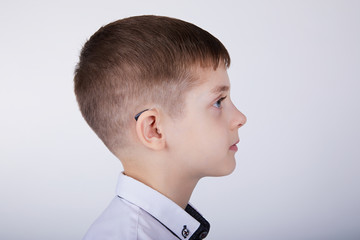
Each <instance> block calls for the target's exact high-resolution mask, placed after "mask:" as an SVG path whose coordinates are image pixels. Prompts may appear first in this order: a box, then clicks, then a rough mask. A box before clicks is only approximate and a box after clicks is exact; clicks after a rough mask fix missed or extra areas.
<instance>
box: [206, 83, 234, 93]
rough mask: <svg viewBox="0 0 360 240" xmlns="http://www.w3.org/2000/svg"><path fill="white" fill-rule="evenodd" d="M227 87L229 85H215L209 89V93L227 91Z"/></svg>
mask: <svg viewBox="0 0 360 240" xmlns="http://www.w3.org/2000/svg"><path fill="white" fill-rule="evenodd" d="M229 89H230V87H229V86H227V85H221V86H216V87H214V88H213V89H212V90H211V93H213V94H217V93H221V92H227V91H229Z"/></svg>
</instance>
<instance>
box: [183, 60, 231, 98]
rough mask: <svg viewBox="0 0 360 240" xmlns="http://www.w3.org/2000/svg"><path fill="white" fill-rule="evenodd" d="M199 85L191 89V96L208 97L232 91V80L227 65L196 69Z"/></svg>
mask: <svg viewBox="0 0 360 240" xmlns="http://www.w3.org/2000/svg"><path fill="white" fill-rule="evenodd" d="M196 74H197V77H198V81H199V83H200V84H199V85H198V86H196V87H195V88H194V89H192V91H190V94H189V97H197V98H199V97H206V96H213V95H219V94H220V93H222V92H228V91H230V80H229V77H228V74H227V71H226V68H225V67H218V68H217V69H216V70H214V69H213V68H199V69H197V71H196Z"/></svg>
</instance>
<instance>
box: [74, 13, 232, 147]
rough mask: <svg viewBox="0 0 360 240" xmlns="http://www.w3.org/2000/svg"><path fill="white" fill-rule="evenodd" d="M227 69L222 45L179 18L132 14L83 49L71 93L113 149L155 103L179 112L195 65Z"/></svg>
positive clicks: (227, 59) (191, 84) (123, 142)
mask: <svg viewBox="0 0 360 240" xmlns="http://www.w3.org/2000/svg"><path fill="white" fill-rule="evenodd" d="M219 65H224V66H225V67H229V65H230V56H229V54H228V52H227V50H226V48H225V47H224V46H223V44H222V43H221V42H220V41H219V40H218V39H217V38H215V37H214V36H212V35H211V34H210V33H208V32H207V31H205V30H203V29H201V28H199V27H197V26H195V25H193V24H191V23H188V22H185V21H182V20H178V19H174V18H169V17H161V16H135V17H130V18H125V19H121V20H118V21H115V22H112V23H110V24H108V25H106V26H103V27H101V28H100V29H99V30H98V31H97V32H96V33H95V34H94V35H92V36H91V37H90V39H89V40H88V41H87V42H86V43H85V45H84V46H83V48H82V51H81V54H80V59H79V63H78V64H77V66H76V68H75V77H74V83H75V94H76V98H77V101H78V104H79V107H80V111H81V113H82V115H83V117H84V118H85V120H86V122H87V123H88V124H89V126H90V127H91V128H92V129H93V130H94V131H95V133H96V134H97V135H98V136H99V138H100V139H101V140H102V141H103V142H104V143H105V145H106V146H107V147H108V148H109V149H110V151H112V152H113V153H115V152H117V151H118V150H119V149H121V148H122V147H124V146H126V144H127V139H128V137H127V134H128V131H127V128H128V126H129V124H130V122H131V121H135V120H134V115H135V114H136V113H137V112H139V111H141V110H144V109H145V107H146V106H148V107H149V106H150V107H151V105H156V106H161V108H162V109H163V110H164V111H166V113H167V114H168V115H170V116H172V117H178V116H181V110H182V109H183V104H184V99H183V98H184V93H186V92H187V91H189V90H190V89H191V88H192V87H194V86H195V85H196V84H197V81H196V80H197V78H196V75H195V73H194V71H192V69H194V68H196V67H199V66H200V67H204V68H205V67H213V68H214V69H216V68H217V67H218V66H219Z"/></svg>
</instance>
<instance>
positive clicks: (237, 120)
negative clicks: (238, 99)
mask: <svg viewBox="0 0 360 240" xmlns="http://www.w3.org/2000/svg"><path fill="white" fill-rule="evenodd" d="M246 121H247V118H246V116H245V115H244V114H243V113H242V112H240V111H239V110H238V109H237V108H236V107H235V106H234V114H233V118H232V121H231V130H235V129H238V128H240V127H242V126H243V125H244V124H245V123H246Z"/></svg>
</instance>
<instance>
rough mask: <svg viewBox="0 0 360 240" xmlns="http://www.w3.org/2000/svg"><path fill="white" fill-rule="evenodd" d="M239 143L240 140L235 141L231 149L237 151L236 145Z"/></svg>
mask: <svg viewBox="0 0 360 240" xmlns="http://www.w3.org/2000/svg"><path fill="white" fill-rule="evenodd" d="M238 143H239V140H238V141H237V142H236V143H234V144H233V145H231V146H230V148H229V149H230V150H233V151H237V150H238V147H237V146H236V144H238Z"/></svg>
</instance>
